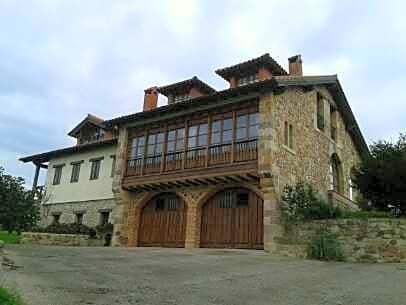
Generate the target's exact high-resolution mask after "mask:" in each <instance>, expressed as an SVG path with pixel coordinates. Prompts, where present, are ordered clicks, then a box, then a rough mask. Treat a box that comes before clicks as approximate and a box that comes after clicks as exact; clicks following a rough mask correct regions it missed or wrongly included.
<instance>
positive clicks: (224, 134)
mask: <svg viewBox="0 0 406 305" xmlns="http://www.w3.org/2000/svg"><path fill="white" fill-rule="evenodd" d="M232 140H233V119H232V114H231V113H226V114H224V115H223V117H222V118H220V117H219V118H218V119H215V120H214V121H213V122H212V124H211V144H212V145H213V144H214V145H215V144H227V143H231V142H232Z"/></svg>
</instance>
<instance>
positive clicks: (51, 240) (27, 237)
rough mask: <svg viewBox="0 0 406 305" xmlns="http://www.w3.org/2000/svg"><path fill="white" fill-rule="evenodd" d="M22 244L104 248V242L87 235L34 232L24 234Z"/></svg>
mask: <svg viewBox="0 0 406 305" xmlns="http://www.w3.org/2000/svg"><path fill="white" fill-rule="evenodd" d="M21 243H23V244H32V245H43V246H81V247H91V246H103V240H101V239H92V238H89V236H87V235H77V234H75V235H74V234H50V233H32V232H23V233H22V236H21Z"/></svg>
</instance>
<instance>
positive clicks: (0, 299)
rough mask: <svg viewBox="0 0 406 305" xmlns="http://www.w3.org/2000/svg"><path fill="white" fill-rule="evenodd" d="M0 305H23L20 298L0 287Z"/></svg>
mask: <svg viewBox="0 0 406 305" xmlns="http://www.w3.org/2000/svg"><path fill="white" fill-rule="evenodd" d="M0 305H23V302H22V301H21V298H20V297H19V296H17V295H14V294H12V293H10V292H9V291H8V290H7V289H6V288H3V287H0Z"/></svg>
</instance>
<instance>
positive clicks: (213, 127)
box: [211, 121, 221, 132]
mask: <svg viewBox="0 0 406 305" xmlns="http://www.w3.org/2000/svg"><path fill="white" fill-rule="evenodd" d="M211 130H212V132H220V130H221V121H215V122H213V124H212V125H211Z"/></svg>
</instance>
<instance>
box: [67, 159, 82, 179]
mask: <svg viewBox="0 0 406 305" xmlns="http://www.w3.org/2000/svg"><path fill="white" fill-rule="evenodd" d="M82 163H83V160H81V161H75V162H71V165H72V171H71V175H70V183H77V182H79V178H80V168H81V166H82Z"/></svg>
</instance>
